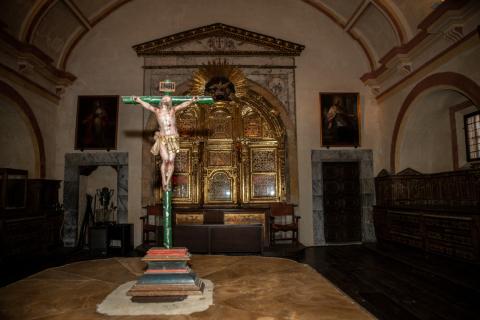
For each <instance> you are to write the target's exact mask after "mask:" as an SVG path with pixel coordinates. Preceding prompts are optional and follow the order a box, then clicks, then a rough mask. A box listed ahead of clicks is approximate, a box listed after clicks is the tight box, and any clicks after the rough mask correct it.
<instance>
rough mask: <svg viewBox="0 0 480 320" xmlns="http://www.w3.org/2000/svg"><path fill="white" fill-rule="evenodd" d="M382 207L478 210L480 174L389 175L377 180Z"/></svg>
mask: <svg viewBox="0 0 480 320" xmlns="http://www.w3.org/2000/svg"><path fill="white" fill-rule="evenodd" d="M375 188H376V194H377V197H376V198H377V205H378V206H395V207H398V206H420V207H431V206H441V207H452V208H453V207H475V206H479V205H480V192H479V190H480V170H478V169H472V170H462V171H454V172H443V173H435V174H419V173H415V174H414V173H413V172H412V173H411V174H397V175H385V176H381V177H377V178H376V179H375Z"/></svg>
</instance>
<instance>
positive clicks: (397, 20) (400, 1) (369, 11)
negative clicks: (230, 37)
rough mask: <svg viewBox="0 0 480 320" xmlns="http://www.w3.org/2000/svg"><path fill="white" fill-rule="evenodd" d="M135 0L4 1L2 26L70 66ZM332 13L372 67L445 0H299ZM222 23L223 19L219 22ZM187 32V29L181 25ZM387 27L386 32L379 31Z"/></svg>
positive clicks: (57, 63) (60, 64)
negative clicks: (89, 37) (85, 41)
mask: <svg viewBox="0 0 480 320" xmlns="http://www.w3.org/2000/svg"><path fill="white" fill-rule="evenodd" d="M129 1H135V0H2V1H0V28H3V29H4V30H5V31H6V32H7V33H8V34H9V35H10V36H12V37H14V38H16V39H17V40H19V41H21V42H23V43H26V44H30V45H33V46H35V47H36V48H38V49H40V50H41V51H42V52H43V53H45V54H46V55H48V56H49V57H50V58H52V60H53V64H54V65H55V66H56V67H57V68H59V69H65V68H66V66H67V62H68V58H69V56H70V53H71V52H72V50H73V49H74V48H75V46H76V44H77V43H78V42H79V40H80V39H81V38H82V37H83V36H84V35H85V34H87V33H88V32H89V31H90V30H92V29H93V28H95V25H96V24H97V23H98V22H99V21H101V20H102V19H104V18H106V17H107V16H108V15H109V14H110V13H112V12H113V11H115V10H117V9H118V8H120V7H121V6H122V5H124V4H125V3H127V2H129ZM297 1H302V2H303V3H304V4H305V5H307V6H309V7H310V8H311V9H312V10H316V11H318V12H319V14H324V15H326V16H328V17H329V18H330V19H331V20H332V21H333V22H334V23H336V24H337V25H338V26H339V27H341V28H342V29H343V30H344V31H345V32H346V33H348V34H349V35H350V36H351V37H352V39H353V40H355V41H357V42H358V44H359V45H360V46H361V47H362V49H363V51H364V52H365V54H366V56H367V58H368V60H369V62H370V67H371V70H374V69H376V68H377V67H378V66H379V64H380V63H379V61H380V60H381V58H382V57H384V56H385V55H386V54H387V53H388V52H389V51H391V50H392V49H394V48H395V47H401V46H402V45H403V44H405V43H406V42H408V41H409V40H411V39H412V38H413V37H414V36H415V35H416V34H417V33H418V25H419V24H420V22H421V21H422V20H423V19H424V18H425V17H427V16H428V15H429V14H430V13H431V12H432V11H433V10H434V8H435V6H436V5H438V3H440V2H442V1H441V0H297ZM214 22H217V21H214ZM179 31H181V30H179ZM379 31H381V32H379Z"/></svg>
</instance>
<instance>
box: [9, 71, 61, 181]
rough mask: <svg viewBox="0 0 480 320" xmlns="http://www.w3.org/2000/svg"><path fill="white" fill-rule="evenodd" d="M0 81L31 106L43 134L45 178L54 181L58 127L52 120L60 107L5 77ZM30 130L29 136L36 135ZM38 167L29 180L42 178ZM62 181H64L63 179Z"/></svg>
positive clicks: (30, 174)
mask: <svg viewBox="0 0 480 320" xmlns="http://www.w3.org/2000/svg"><path fill="white" fill-rule="evenodd" d="M0 80H2V81H4V82H5V83H8V85H9V86H11V87H12V88H13V89H14V90H15V91H16V92H17V93H18V94H19V95H20V96H22V97H23V99H25V101H26V102H27V104H28V105H29V107H30V109H31V110H32V112H33V114H34V116H35V118H36V120H37V123H38V126H39V127H40V132H41V134H42V138H43V143H44V147H45V164H46V168H45V170H46V171H45V178H47V179H54V177H57V175H56V173H55V172H54V167H55V166H54V165H55V154H56V129H57V126H56V124H55V122H54V121H52V120H54V119H55V118H56V113H57V109H58V106H57V105H56V104H55V103H54V102H52V101H50V100H48V99H46V98H44V97H42V96H40V95H38V94H36V93H34V92H32V91H29V90H27V89H25V88H24V87H22V86H21V85H18V84H16V83H13V82H12V81H9V80H8V79H4V78H3V77H0ZM17 110H20V108H19V107H17ZM22 118H23V119H24V122H25V123H26V122H27V121H28V120H26V119H27V118H26V116H25V117H24V116H23V115H22ZM30 128H31V126H30V125H29V132H30V133H29V136H31V135H33V134H34V132H33V130H31V129H30ZM30 139H31V138H30ZM24 156H25V157H26V156H27V155H24ZM2 158H3V156H2ZM38 166H39V164H37V163H35V170H33V171H32V172H29V178H39V177H40V176H39V174H40V172H39V171H38V169H37V167H38ZM60 179H62V180H63V177H62V178H60Z"/></svg>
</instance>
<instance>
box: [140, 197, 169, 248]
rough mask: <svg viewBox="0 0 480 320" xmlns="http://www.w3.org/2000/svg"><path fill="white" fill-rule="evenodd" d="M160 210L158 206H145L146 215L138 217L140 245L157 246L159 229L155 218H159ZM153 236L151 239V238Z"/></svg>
mask: <svg viewBox="0 0 480 320" xmlns="http://www.w3.org/2000/svg"><path fill="white" fill-rule="evenodd" d="M162 215H163V214H162V208H161V207H160V206H159V205H156V206H147V214H146V215H145V216H143V217H140V219H141V220H142V244H143V246H145V247H152V246H156V245H158V239H159V233H160V231H161V227H160V226H159V225H157V223H156V220H157V219H158V218H157V217H161V216H162ZM152 236H153V237H152Z"/></svg>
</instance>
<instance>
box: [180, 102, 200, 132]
mask: <svg viewBox="0 0 480 320" xmlns="http://www.w3.org/2000/svg"><path fill="white" fill-rule="evenodd" d="M176 120H177V129H178V133H179V135H180V137H193V136H195V135H196V134H198V132H197V131H198V113H197V112H196V110H195V109H194V108H189V109H187V110H185V111H183V112H182V113H181V114H179V115H178V116H177V119H176Z"/></svg>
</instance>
